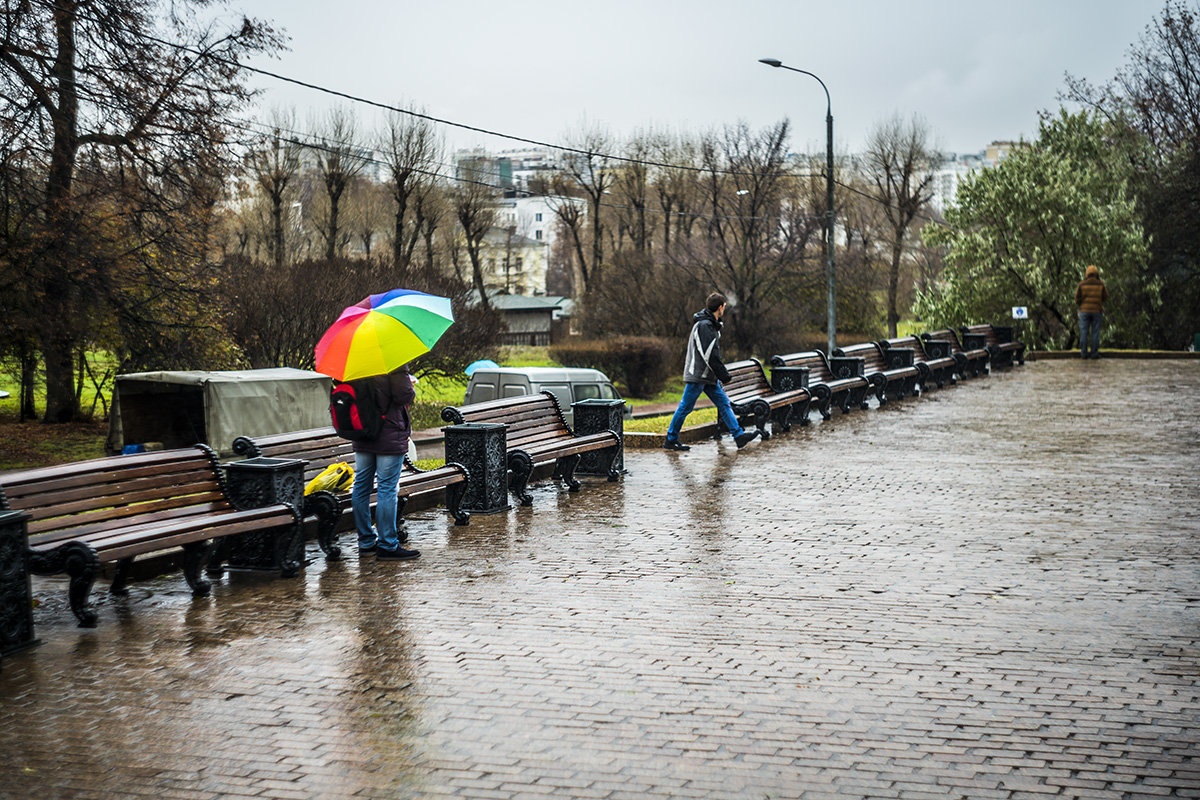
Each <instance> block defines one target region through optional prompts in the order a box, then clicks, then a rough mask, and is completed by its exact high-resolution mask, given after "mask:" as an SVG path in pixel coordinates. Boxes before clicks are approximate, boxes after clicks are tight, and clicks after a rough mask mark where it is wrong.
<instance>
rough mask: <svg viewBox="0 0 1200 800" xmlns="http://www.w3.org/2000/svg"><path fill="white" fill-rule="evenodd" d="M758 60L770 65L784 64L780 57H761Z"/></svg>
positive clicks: (779, 65) (780, 65)
mask: <svg viewBox="0 0 1200 800" xmlns="http://www.w3.org/2000/svg"><path fill="white" fill-rule="evenodd" d="M758 62H759V63H760V64H766V65H767V66H768V67H782V66H783V62H782V61H780V60H779V59H778V58H760V59H759V60H758Z"/></svg>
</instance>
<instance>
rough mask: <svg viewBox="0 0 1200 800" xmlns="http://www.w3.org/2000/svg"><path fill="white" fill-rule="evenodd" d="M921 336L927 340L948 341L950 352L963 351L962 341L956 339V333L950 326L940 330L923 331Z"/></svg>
mask: <svg viewBox="0 0 1200 800" xmlns="http://www.w3.org/2000/svg"><path fill="white" fill-rule="evenodd" d="M921 337H922V338H923V339H928V340H930V341H934V342H949V343H950V352H951V353H962V352H965V351H964V350H963V346H962V343H961V342H959V341H958V334H957V333H955V332H954V331H953V330H951V329H950V328H945V329H943V330H940V331H930V332H928V333H923V334H921Z"/></svg>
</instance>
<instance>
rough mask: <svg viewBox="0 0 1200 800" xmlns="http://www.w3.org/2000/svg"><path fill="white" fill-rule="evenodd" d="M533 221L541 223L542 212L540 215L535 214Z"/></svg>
mask: <svg viewBox="0 0 1200 800" xmlns="http://www.w3.org/2000/svg"><path fill="white" fill-rule="evenodd" d="M533 221H534V222H541V221H542V215H541V213H540V212H539V213H537V214H534V215H533Z"/></svg>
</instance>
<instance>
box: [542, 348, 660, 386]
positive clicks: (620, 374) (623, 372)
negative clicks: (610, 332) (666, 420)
mask: <svg viewBox="0 0 1200 800" xmlns="http://www.w3.org/2000/svg"><path fill="white" fill-rule="evenodd" d="M675 350H676V348H675V347H673V346H672V344H671V342H669V341H667V340H666V339H660V338H658V337H656V336H616V337H613V338H612V339H596V340H592V341H583V342H564V343H560V344H555V345H551V346H550V357H551V358H552V359H554V360H555V361H557V362H558V363H560V364H562V365H564V366H568V367H590V368H592V369H598V370H600V371H601V372H603V373H604V374H605V375H607V376H608V377H609V378H610V379H611V380H613V381H615V382H617V383H619V384H621V385H622V386H623V387H624V389H625V392H626V393H627V394H629V395H630V396H631V397H653V396H654V395H656V394H658V393H659V392H661V391H662V390H663V387H664V386H666V384H667V379H668V378H669V377H670V374H671V366H672V363H673V359H674V355H675Z"/></svg>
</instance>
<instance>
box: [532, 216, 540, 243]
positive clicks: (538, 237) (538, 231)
mask: <svg viewBox="0 0 1200 800" xmlns="http://www.w3.org/2000/svg"><path fill="white" fill-rule="evenodd" d="M539 216H540V215H539ZM533 238H535V239H537V240H538V241H539V242H540V241H541V240H542V231H541V229H540V228H539V229H538V230H536V231H534V232H533Z"/></svg>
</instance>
